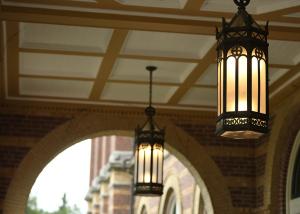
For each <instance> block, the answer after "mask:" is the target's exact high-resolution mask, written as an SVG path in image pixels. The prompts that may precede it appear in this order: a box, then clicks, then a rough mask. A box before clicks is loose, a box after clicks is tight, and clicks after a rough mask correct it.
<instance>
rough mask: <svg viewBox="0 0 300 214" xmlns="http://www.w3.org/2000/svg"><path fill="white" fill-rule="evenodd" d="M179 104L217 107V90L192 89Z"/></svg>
mask: <svg viewBox="0 0 300 214" xmlns="http://www.w3.org/2000/svg"><path fill="white" fill-rule="evenodd" d="M179 104H184V105H199V106H212V107H215V106H217V89H213V88H200V87H199V88H198V87H192V88H191V89H190V90H189V91H188V92H187V93H186V95H185V96H184V97H183V98H182V99H181V101H180V102H179Z"/></svg>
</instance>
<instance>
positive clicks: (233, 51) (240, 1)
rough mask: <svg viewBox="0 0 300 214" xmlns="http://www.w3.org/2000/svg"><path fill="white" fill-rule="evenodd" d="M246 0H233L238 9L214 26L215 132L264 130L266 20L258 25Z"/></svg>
mask: <svg viewBox="0 0 300 214" xmlns="http://www.w3.org/2000/svg"><path fill="white" fill-rule="evenodd" d="M249 1H250V0H234V2H235V4H236V5H238V12H237V13H236V14H235V16H234V17H233V19H232V20H231V21H230V22H229V23H227V22H226V21H225V19H224V18H223V21H222V28H221V29H220V31H219V30H218V29H217V33H216V37H217V40H218V44H217V54H218V57H217V66H218V118H217V129H216V133H217V135H220V136H224V137H229V138H238V139H239V138H240V139H245V138H259V137H260V136H261V135H262V134H263V133H266V132H267V131H268V119H269V102H268V93H269V92H268V42H267V36H268V24H267V25H266V26H265V27H264V28H262V27H261V26H259V25H258V24H257V23H256V22H255V21H254V20H253V18H252V17H251V15H249V14H248V13H247V11H246V9H245V7H246V6H247V5H248V4H249Z"/></svg>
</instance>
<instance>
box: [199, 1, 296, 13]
mask: <svg viewBox="0 0 300 214" xmlns="http://www.w3.org/2000/svg"><path fill="white" fill-rule="evenodd" d="M297 1H298V0H284V1H283V0H251V1H250V3H249V5H248V6H247V8H246V9H247V11H248V12H249V13H251V14H260V13H265V12H272V11H275V10H278V9H282V8H288V7H290V6H291V5H297V4H298V5H300V3H299V1H298V3H297ZM201 10H208V11H222V12H233V13H235V12H237V6H236V5H235V4H234V2H233V1H224V0H205V1H204V4H203V5H202V7H201Z"/></svg>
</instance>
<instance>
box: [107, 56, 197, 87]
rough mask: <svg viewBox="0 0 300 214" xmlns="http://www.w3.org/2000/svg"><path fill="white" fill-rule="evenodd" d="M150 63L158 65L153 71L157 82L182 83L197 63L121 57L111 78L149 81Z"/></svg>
mask: <svg viewBox="0 0 300 214" xmlns="http://www.w3.org/2000/svg"><path fill="white" fill-rule="evenodd" d="M148 65H154V66H157V70H156V71H154V73H153V79H154V81H157V82H167V83H168V82H171V83H181V82H182V81H184V79H185V78H186V77H187V75H189V74H190V73H191V71H193V69H194V68H195V66H196V64H195V63H182V62H169V61H150V60H136V59H122V58H119V59H118V60H117V62H116V63H115V66H114V68H113V71H112V73H111V76H110V79H113V80H136V81H148V80H149V71H147V70H146V69H145V67H146V66H148Z"/></svg>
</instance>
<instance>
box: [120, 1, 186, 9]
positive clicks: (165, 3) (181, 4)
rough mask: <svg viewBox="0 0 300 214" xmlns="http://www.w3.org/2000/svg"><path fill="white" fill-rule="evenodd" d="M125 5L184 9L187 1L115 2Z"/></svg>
mask: <svg viewBox="0 0 300 214" xmlns="http://www.w3.org/2000/svg"><path fill="white" fill-rule="evenodd" d="M115 1H117V2H119V3H121V4H125V5H135V6H144V7H163V8H178V9H182V8H183V7H184V5H185V4H186V2H187V0H163V1H162V0H143V1H141V0H115Z"/></svg>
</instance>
